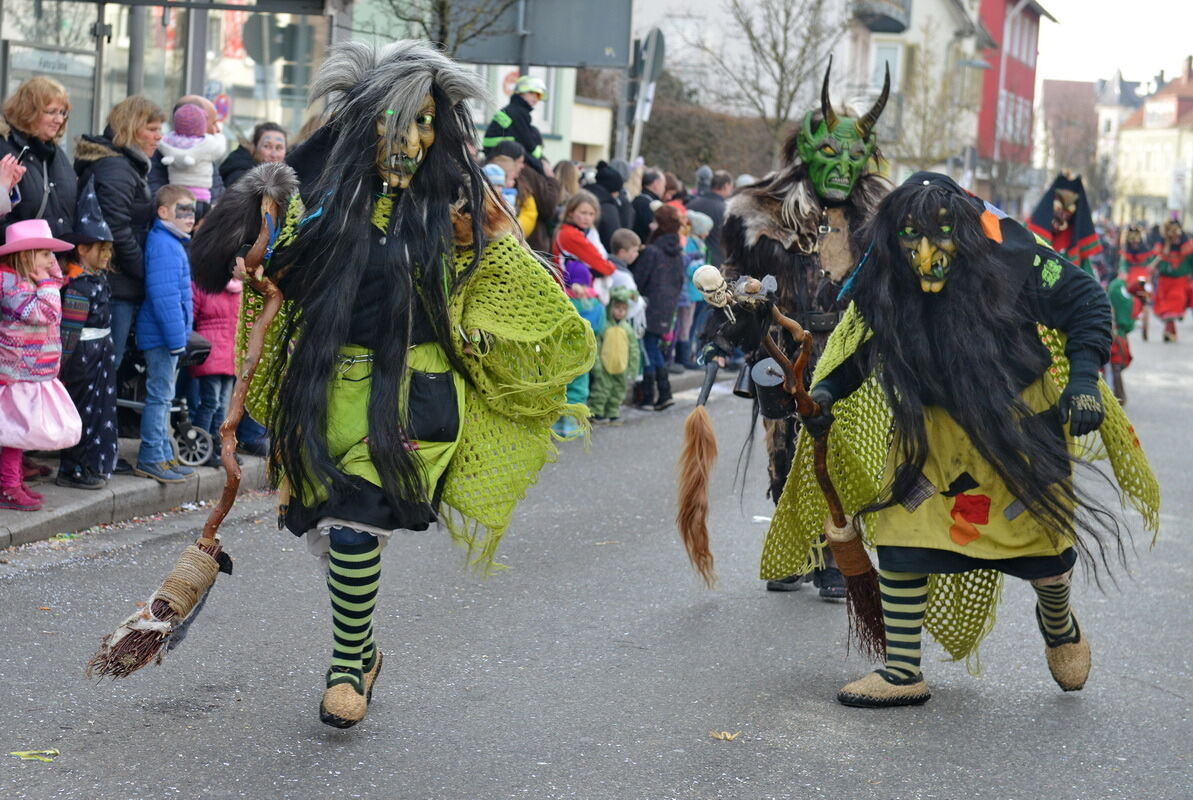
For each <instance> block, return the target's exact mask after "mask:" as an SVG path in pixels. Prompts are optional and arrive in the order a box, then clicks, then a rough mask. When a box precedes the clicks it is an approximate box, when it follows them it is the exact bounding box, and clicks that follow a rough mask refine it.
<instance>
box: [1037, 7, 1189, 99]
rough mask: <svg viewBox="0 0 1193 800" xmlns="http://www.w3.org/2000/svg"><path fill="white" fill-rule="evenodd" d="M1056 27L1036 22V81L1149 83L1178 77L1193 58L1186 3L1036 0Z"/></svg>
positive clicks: (1046, 21) (1043, 21)
mask: <svg viewBox="0 0 1193 800" xmlns="http://www.w3.org/2000/svg"><path fill="white" fill-rule="evenodd" d="M1040 4H1041V5H1042V6H1044V8H1046V9H1048V11H1049V13H1051V14H1052V16H1054V17H1056V19H1057V23H1052V22H1049V21H1048V20H1047V19H1043V20H1041V24H1040V53H1039V57H1038V59H1037V68H1036V76H1037V77H1038V78H1041V79H1043V78H1055V79H1061V80H1070V81H1093V80H1097V79H1098V78H1112V77H1114V71H1115V69H1116V68H1118V69H1122V71H1123V77H1124V78H1126V79H1127V80H1129V81H1146V80H1150V79H1151V78H1152V77H1153V76H1154V75H1155V74H1156V73H1157V72H1159V71H1160V70H1161V69H1162V70H1164V74H1165V75H1166V76H1167V77H1173V76H1175V75H1179V74H1180V72H1181V71H1182V70H1183V69H1184V62H1185V56H1187V55H1193V36H1190V32H1191V31H1193V3H1189V2H1186V0H1130V2H1128V3H1123V2H1121V1H1120V0H1040Z"/></svg>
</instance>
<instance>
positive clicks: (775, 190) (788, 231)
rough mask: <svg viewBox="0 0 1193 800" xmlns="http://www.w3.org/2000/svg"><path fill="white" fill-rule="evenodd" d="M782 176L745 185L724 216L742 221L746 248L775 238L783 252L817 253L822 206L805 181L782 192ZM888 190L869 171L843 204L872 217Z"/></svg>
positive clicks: (778, 175) (881, 181) (880, 179)
mask: <svg viewBox="0 0 1193 800" xmlns="http://www.w3.org/2000/svg"><path fill="white" fill-rule="evenodd" d="M781 177H782V174H781V173H772V174H771V175H768V176H766V177H765V178H763V179H762V180H761V181H759V182H758V183H756V184H754V185H753V186H747V187H746V188H744V189H742V190H741V191H740V192H738V193H737V194H735V195H734V196H733V197H731V198H730V199H729V202H728V203H727V204H726V207H725V214H726V216H735V217H738V218H739V219H740V220H741V221H742V230H743V233H744V236H745V243H746V246H747V247H753V246H754V245H756V244H758V240H759V239H761V238H762V237H763V236H766V237H768V238H771V239H774V240H775V241H776V242H779V243H780V244H781V245H783V248H784V249H786V250H791V249H793V248H795V249H798V250H799V252H801V253H804V254H805V255H807V254H810V253H814V252H815V251H816V242H817V229H818V228H819V226H820V217H821V214H822V212H823V210H824V209H823V206H822V205H821V203H820V197H819V196H817V194H816V192H815V191H813V189H812V185H811V184H810V183H809V182H808V180H807V179H806V178H804V179H802V180H799V181H797V182H796V183H795V184H794V185H792V186H790V188H789V189H787V191H785V192H783V191H782V190H781V187H782V183H781V182H780V178H781ZM890 190H891V185H890V183H889V182H888V181H887V179H886V178H884V177H882V176H881V175H878V174H876V173H872V172H868V173H866V174H864V175H862V176H861V178H859V179H858V182H857V185H856V186H855V187H854V189H853V192H852V193H851V194H850V195H849V201H848V202H847V203H845V204H844V207H845V209H846V211H847V212H852V213H853V214H854V215H856V216H859V217H861V218H863V219H864V218H867V217H869V216H870V215H871V214H873V212H874V209H875V208H876V207H877V206H878V203H879V201H880V200H882V198H883V197H885V196H886V195H887V193H888V192H890Z"/></svg>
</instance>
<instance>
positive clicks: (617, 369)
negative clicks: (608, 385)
mask: <svg viewBox="0 0 1193 800" xmlns="http://www.w3.org/2000/svg"><path fill="white" fill-rule="evenodd" d="M601 366H602V367H603V368H604V370H605V372H608V373H609V374H610V375H624V374H625V371H626V370H627V369H628V368H629V366H630V337H629V335H628V334H627V333H626V331H625V328H622V327H620V326H618V325H610V326H609V327H608V328H606V329H605V332H604V334H602V335H601Z"/></svg>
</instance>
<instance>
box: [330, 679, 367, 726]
mask: <svg viewBox="0 0 1193 800" xmlns="http://www.w3.org/2000/svg"><path fill="white" fill-rule="evenodd" d="M327 677H328V679H331V677H332V673H330V672H329V673H328V675H327ZM368 708H369V701H368V700H366V699H365V696H364V695H363V694H361V693H360V692H359V691H357V689H356V684H355V683H353V682H352V681H351V680H341V681H340V682H338V683H335V684H333V685H331V686H328V687H327V690H326V691H325V692H324V693H323V702H321V703H320V704H319V719H320V721H322V722H323V724H324V725H330V726H332V727H333V728H351V727H352V726H353V725H355V724H356V723H358V722H360V721H361V720H362V719H364V718H365V711H367V710H368Z"/></svg>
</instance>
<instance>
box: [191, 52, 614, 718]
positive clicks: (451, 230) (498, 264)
mask: <svg viewBox="0 0 1193 800" xmlns="http://www.w3.org/2000/svg"><path fill="white" fill-rule="evenodd" d="M311 96H312V101H317V100H319V99H324V100H325V101H326V103H327V107H326V113H325V114H324V116H323V118H324V119H325V120H327V122H326V123H325V124H324V125H323V127H322V128H320V129H319V130H318V131H317V132H316V133H315V134H314V135H313V136H312V137H311V138H310V139H309V140H308V141H307V142H306V143H305V144H304V145H303V146H302V147H300V148H298V149H297V150H296V151H294V153H293V154H292V155H291V157H290V158H289V159H288V161H289V163H290V165H291V166H292V167H293V172H292V171H290V170H288V169H286V168H284V167H283V168H279V167H278V165H268V164H267V165H262V166H261V167H259V168H258V169H257V170H255V171H254V172H251V173H249V174H248V175H247V176H246V177H245V178H244V179H242V180H241V181H239V182H238V183H237V184H236V186H235V187H233V189H231V190H229V192H228V193H227V194H225V196H224V198H223V200H222V202H221V203H220V204H218V205H217V206H216V207H215V209H214V210H213V211H212V212H211V214H210V216H209V217H208V219H207V221H206V223H205V225H204V227H203V228H202V229H201V231H200V233H199V235H198V236H197V237H196V240H195V243H194V245H193V249H192V259H193V261H194V263H195V264H196V265H197V268H196V281H197V282H198V283H199V284H200V286H201V288H204V289H206V290H207V291H211V290H213V289H218V288H220V287H222V286H224V285H225V284H226V283H227V281H228V279H229V278H230V277H231V276H232V273H231V270H230V269H229V267H230V265H231V264H233V263H234V262H235V261H237V251H238V250H239V249H242V246H243V244H244V243H247V242H252V241H253V240H254V239H255V238H256V237H257V236H258V231H259V230H260V227H261V216H260V211H259V208H260V206H259V202H260V201H261V199H262V198H263V197H275V196H277V195H278V194H279V191H281V193H285V192H290V197H289V200H288V202H287V203H286V205H285V210H284V213H283V214H282V215H281V219H277V220H275V219H272V218H270V219H267V220H266V225H267V226H269V227H270V228H271V229H272V230H273V231H274V241H273V243H272V245H271V246H270V249H269V250H268V251H267V255H266V258H265V260H264V263H263V266H262V270H263V273H262V274H263V275H264V276H265V278H267V279H269V280H272V281H274V282H276V285H277V287H278V288H279V289H280V290H281V292H282V295H283V296H284V298H285V300H284V305H283V307H282V312H281V313H280V314H279V315H278V317H277V318H276V320H275V321H274V322H273V324H272V325H271V327H270V328H269V331H268V334H267V336H266V340H265V342H266V346H265V352H264V355H263V357H262V360H261V364H260V368H259V369H258V370H257V373H256V378H255V380H254V381H253V384H252V386H251V389H250V390H249V395H248V402H247V408H248V409H249V411H250V412H251V413H252V415H253V417H254V418H255V419H258V420H264V421H266V422H267V426H268V428H269V430H270V434H271V437H272V444H271V449H270V459H271V467H272V474H273V476H274V478H275V479H276V480H277V481H278V482H279V484H280V487H279V495H280V506H279V523H283V524H284V525H285V527H286V528H288V529H289V530H290V531H291V532H292V533H293V534H295V535H296V536H300V537H303V538H304V539H305V540H306V542H307V544H308V545H309V547H310V549H311V550H312V551H313V552H315V553H316V554H319V555H322V556H325V557H326V559H327V564H328V575H327V586H328V591H329V593H330V595H331V606H332V630H333V640H334V645H333V649H332V659H331V666H330V669H329V670H328V672H327V680H326V691H325V693H324V695H323V699H322V702H321V704H320V709H319V713H320V718H321V719H322V721H323V722H324V723H326V724H328V725H332V726H336V727H341V728H346V727H350V726H352V725H354V724H356V723H357V722H359V721H360V720H361V719H362V718H363V717H364V715H365V712H366V710H367V708H368V703H369V699H370V697H371V696H372V692H373V689H374V684H375V681H376V679H377V675H378V673H379V671H380V668H381V663H382V654H381V650H380V649H378V647H377V645H376V643H375V641H374V630H373V611H374V608H375V605H376V602H377V588H378V583H379V577H380V570H381V559H380V552H381V549H382V546H383V545H384V544H385V543H386V542H387V540H388V539H389V538H390V535H391V534H392V532H393V531H396V530H407V531H422V530H426V529H427V528H428V527H429V526H430V525H431V524H432V523H435V522H442V523H444V524H446V526H447V527H448V529H449V530H450V531H451V533H452V535H453V537H454V538H455V539H456V540H457V541H459V542H461V543H462V544H464V545H465V546H466V547H467V548H468V551H469V555H470V558H471V559H472V561H473V563H474V564H476V565H478V566H481V567H486V566H491V565H492V564H493V557H494V552H495V549H496V547H497V543H498V541H499V540H500V538H501V536H502V534H503V533H504V531H505V530H506V528H507V526H508V525H509V521H510V516H511V514H512V512H513V510H514V506H515V505H516V504H517V502H518V500H519V499H520V498H521V497H522V496H523V494H524V492H525V490H526V489H527V487H528V486H529V485H530V484H531V483H533V482H534V480H535V479H536V476H537V474H538V472H539V470H540V469H541V467H542V466H543V464H544V463H545V462H546V461H547V460H548V459H549V458H551V457H552V456H553V455H554V453H555V447H554V443H553V441H552V436H551V432H550V427H551V423H552V422H554V421H555V420H556V419H557V418H558V417H559V416H560V415H561V414H570V415H572V416H575V417H578V418H581V419H583V418H585V417H586V416H587V414H586V413H585V410H584V409H583V408H582V407H577V406H572V405H568V404H567V402H566V400H565V387H566V386H567V384H568V382H569V381H570V380H572V379H573V378H575V377H576V376H577V375H580V374H582V373H585V372H587V370H588V367H589V365H590V364H591V363H592V360H593V358H594V354H595V343H594V340H593V335H592V332H591V329H590V328H589V326H588V324H587V323H585V322H584V321H583V320H582V319H580V317H579V316H578V315H577V314H576V313H575V311H574V310H573V309H572V306H571V304H570V303H569V302H568V299H567V297H565V296H564V294H563V292H562V291H561V290H560V289H559V286H558V284H557V283H556V282H555V280H554V279H553V278H552V277H551V275H550V274H549V272H548V271H547V269H545V268H544V266H543V265H542V264H541V263H540V262H538V261H537V260H536V259H535V258H534V257H533V256H532V255H531V254H530V252H529V251H528V250H527V249H526V247H525V246H524V245H523V243H522V242H521V241H520V239H519V238H518V234H517V222H516V221H515V220H513V219H512V218H511V217H510V216H509V214H508V212H506V211H505V210H504V206H503V204H502V203H501V202H500V200H499V199H498V198H497V197H496V196H495V195H493V194H492V192H491V190H490V189H489V188H488V182H487V181H486V180H485V177H484V175H483V173H482V172H481V171H480V168H479V167H478V166H477V165H476V164H475V163H474V162H473V160H472V159H471V157H470V156H469V152H468V148H467V145H468V144H469V143H470V142H471V140H472V137H473V133H472V130H473V126H472V121H471V118H470V116H469V111H468V107H467V105H466V103H467V101H469V100H480V99H482V97H483V90H482V88H481V87H480V85H479V84H478V82H477V80H476V77H475V75H473V73H471V72H469V71H468V70H465V69H463V68H462V67H460V66H459V65H458V64H456V63H454V62H453V61H451V60H450V59H448V58H447V57H446V56H444V55H443V54H442V53H440V52H439V51H437V50H435V49H433V48H432V47H430V46H429V45H427V44H426V43H421V42H415V41H402V42H397V43H395V44H392V45H390V46H388V47H386V48H385V49H383V50H381V51H380V52H375V51H374V50H373V49H372V48H370V47H368V46H365V45H363V44H360V43H356V42H352V43H347V44H343V45H339V46H337V47H335V48H333V49H332V50H331V52H330V54H329V56H328V58H327V60H326V61H325V62H324V64H323V66H322V67H321V68H320V70H319V73H318V75H317V76H316V79H315V81H314V83H313V84H312V88H311ZM294 182H296V183H297V185H296V186H293V185H291V184H293V183H294ZM242 263H243V262H242ZM263 306H264V301H263V298H262V297H261V296H259V295H258V294H256V293H255V292H252V291H250V290H249V289H248V284H246V290H245V297H244V300H243V301H242V309H241V328H240V331H239V336H240V345H239V349H240V350H241V351H242V352H243V350H244V348H245V342H246V340H247V337H248V335H249V332H250V331H251V330H252V328H253V325H254V324H255V322H256V320H257V318H258V316H259V315H260V314H261V309H262V308H263Z"/></svg>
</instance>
